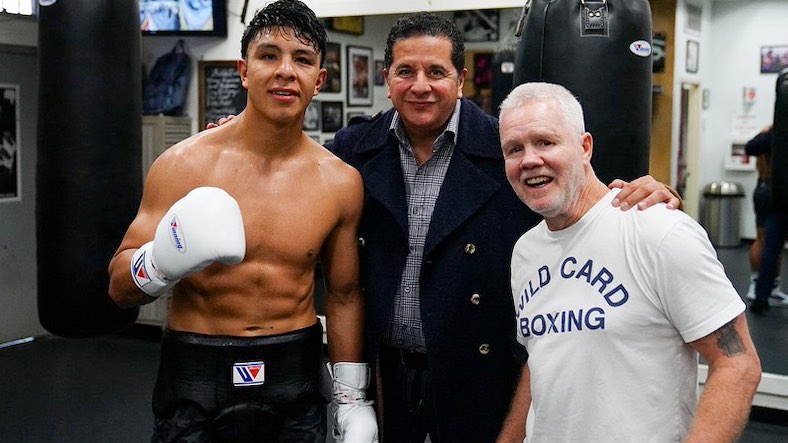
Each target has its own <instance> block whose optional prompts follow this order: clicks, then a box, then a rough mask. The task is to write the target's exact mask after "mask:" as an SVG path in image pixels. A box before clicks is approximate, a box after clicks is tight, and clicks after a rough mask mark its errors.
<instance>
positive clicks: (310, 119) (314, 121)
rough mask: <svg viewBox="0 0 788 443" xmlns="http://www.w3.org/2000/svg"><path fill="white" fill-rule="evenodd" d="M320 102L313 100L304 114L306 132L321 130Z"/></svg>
mask: <svg viewBox="0 0 788 443" xmlns="http://www.w3.org/2000/svg"><path fill="white" fill-rule="evenodd" d="M321 118H322V115H321V114H320V101H318V100H315V99H312V101H311V102H310V103H309V106H307V107H306V112H304V131H319V130H320V119H321Z"/></svg>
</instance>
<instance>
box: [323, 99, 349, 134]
mask: <svg viewBox="0 0 788 443" xmlns="http://www.w3.org/2000/svg"><path fill="white" fill-rule="evenodd" d="M322 107H323V112H322V118H321V120H322V122H321V123H322V124H323V132H337V131H339V129H340V128H342V124H343V121H342V116H343V115H344V114H343V113H342V102H323V103H322Z"/></svg>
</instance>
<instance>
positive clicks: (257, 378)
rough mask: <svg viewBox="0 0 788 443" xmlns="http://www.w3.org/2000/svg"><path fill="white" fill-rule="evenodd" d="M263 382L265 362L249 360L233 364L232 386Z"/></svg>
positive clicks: (254, 384)
mask: <svg viewBox="0 0 788 443" xmlns="http://www.w3.org/2000/svg"><path fill="white" fill-rule="evenodd" d="M263 383H265V363H263V362H261V361H249V362H241V363H235V364H234V365H233V386H256V385H261V384H263Z"/></svg>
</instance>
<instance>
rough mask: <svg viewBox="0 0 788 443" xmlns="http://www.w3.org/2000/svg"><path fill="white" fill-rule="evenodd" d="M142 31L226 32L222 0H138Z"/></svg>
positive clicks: (162, 32)
mask: <svg viewBox="0 0 788 443" xmlns="http://www.w3.org/2000/svg"><path fill="white" fill-rule="evenodd" d="M139 5H140V29H141V30H142V35H183V36H201V35H204V36H216V37H226V36H227V10H226V8H225V0H139Z"/></svg>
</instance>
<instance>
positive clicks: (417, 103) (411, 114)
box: [384, 35, 466, 136]
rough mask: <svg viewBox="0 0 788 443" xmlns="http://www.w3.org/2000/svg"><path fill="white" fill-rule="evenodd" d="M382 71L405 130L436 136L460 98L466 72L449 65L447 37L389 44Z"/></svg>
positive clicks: (405, 39)
mask: <svg viewBox="0 0 788 443" xmlns="http://www.w3.org/2000/svg"><path fill="white" fill-rule="evenodd" d="M384 74H385V75H386V81H387V83H388V96H389V98H390V99H391V102H392V103H393V105H394V108H395V109H396V110H397V111H398V112H399V113H400V117H401V118H402V120H403V123H404V125H405V129H406V130H407V131H408V133H409V134H414V135H415V134H425V135H435V136H437V134H439V133H440V131H442V130H443V128H444V126H445V125H446V123H447V122H448V121H449V117H451V114H452V112H454V107H455V105H456V103H457V99H458V98H460V97H462V85H463V82H464V81H465V75H466V71H465V70H464V69H463V70H462V72H460V73H458V72H457V69H456V68H455V67H454V65H453V64H452V42H451V40H450V39H449V38H447V37H435V36H429V35H421V36H416V37H408V38H404V39H402V40H399V41H397V42H396V43H395V44H394V45H393V47H392V60H391V66H389V67H388V69H386V70H384Z"/></svg>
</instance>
